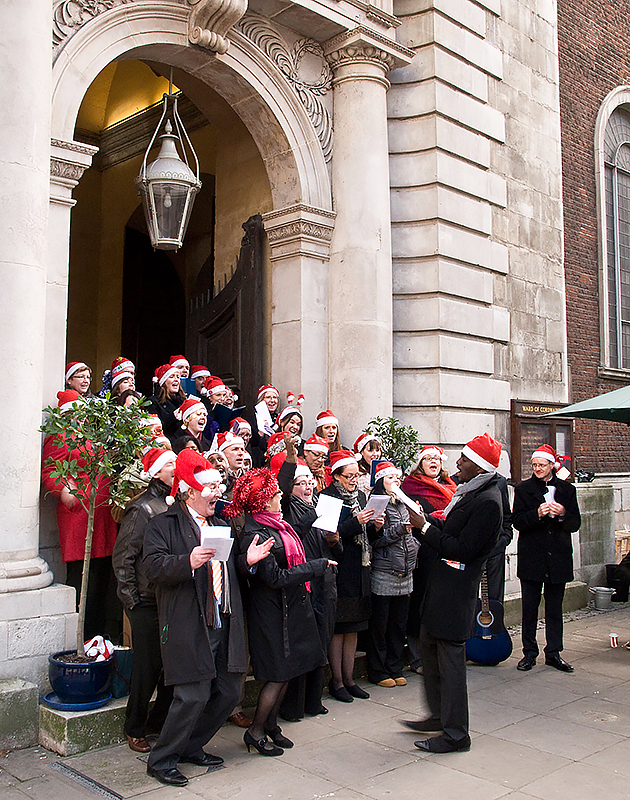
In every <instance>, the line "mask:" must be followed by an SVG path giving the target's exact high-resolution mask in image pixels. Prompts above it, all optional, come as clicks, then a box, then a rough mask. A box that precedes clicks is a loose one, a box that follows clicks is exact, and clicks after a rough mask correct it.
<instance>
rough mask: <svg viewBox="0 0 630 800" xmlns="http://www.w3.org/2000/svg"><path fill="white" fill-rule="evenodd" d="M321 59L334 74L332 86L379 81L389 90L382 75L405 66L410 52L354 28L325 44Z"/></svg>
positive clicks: (386, 39) (377, 34) (398, 45)
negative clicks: (356, 81) (351, 81)
mask: <svg viewBox="0 0 630 800" xmlns="http://www.w3.org/2000/svg"><path fill="white" fill-rule="evenodd" d="M324 55H325V56H326V59H327V61H328V63H329V64H330V66H331V67H332V69H333V71H334V73H335V78H334V81H333V85H334V84H337V83H339V82H340V81H343V80H352V79H354V80H356V79H360V78H367V79H372V80H380V81H381V82H383V83H384V84H385V85H386V86H389V82H388V81H387V80H386V78H385V75H387V73H388V72H391V71H392V70H393V69H397V68H398V67H403V66H405V65H406V64H409V63H410V62H411V59H412V58H413V56H414V52H413V50H409V48H407V47H403V45H401V44H398V42H396V41H394V40H393V39H390V38H389V37H387V36H384V35H382V34H380V33H378V32H376V31H373V30H370V29H369V28H365V27H363V26H362V25H358V26H357V27H356V28H353V29H352V30H350V31H345V32H344V33H340V34H339V35H338V36H334V37H333V38H332V39H329V40H328V41H327V42H325V43H324ZM375 68H376V70H375Z"/></svg>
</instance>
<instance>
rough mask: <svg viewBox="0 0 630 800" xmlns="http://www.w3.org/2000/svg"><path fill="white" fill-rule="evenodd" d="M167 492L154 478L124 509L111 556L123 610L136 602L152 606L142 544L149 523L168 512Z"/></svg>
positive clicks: (152, 592) (166, 488) (151, 590)
mask: <svg viewBox="0 0 630 800" xmlns="http://www.w3.org/2000/svg"><path fill="white" fill-rule="evenodd" d="M170 491H171V490H170V488H169V487H168V486H167V485H166V484H165V483H162V481H160V480H158V479H157V478H153V479H152V480H151V482H150V483H149V485H148V486H147V488H146V489H145V490H144V492H142V494H139V495H138V496H137V497H135V498H134V499H133V500H132V501H131V502H130V503H129V504H128V505H127V507H126V508H125V511H124V516H123V519H122V522H121V524H120V531H119V533H118V538H117V539H116V544H115V545H114V552H113V554H112V566H113V568H114V574H115V575H116V581H117V587H116V591H117V593H118V597H119V598H120V602H121V603H122V604H123V606H124V607H125V608H128V609H131V608H133V607H134V606H135V605H137V604H138V603H146V604H150V605H155V602H156V601H155V589H154V588H153V586H152V584H151V582H150V581H149V579H148V578H147V576H146V571H145V568H144V566H143V564H142V545H143V542H144V532H145V530H146V528H147V524H148V522H149V520H151V519H152V518H153V517H155V516H157V515H158V514H163V513H164V512H165V511H166V510H167V509H168V506H167V505H166V496H167V495H168V494H169V493H170Z"/></svg>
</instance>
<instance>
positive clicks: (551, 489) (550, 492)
mask: <svg viewBox="0 0 630 800" xmlns="http://www.w3.org/2000/svg"><path fill="white" fill-rule="evenodd" d="M555 499H556V487H555V486H547V491H546V492H545V503H553V502H554V501H555Z"/></svg>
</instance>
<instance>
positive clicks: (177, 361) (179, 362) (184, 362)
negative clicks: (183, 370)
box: [168, 356, 190, 367]
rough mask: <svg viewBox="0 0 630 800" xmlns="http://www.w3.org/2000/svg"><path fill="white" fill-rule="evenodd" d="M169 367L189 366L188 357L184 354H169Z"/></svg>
mask: <svg viewBox="0 0 630 800" xmlns="http://www.w3.org/2000/svg"><path fill="white" fill-rule="evenodd" d="M168 363H169V364H170V365H171V367H189V366H190V364H189V363H188V359H187V358H186V356H171V357H170V358H169V360H168Z"/></svg>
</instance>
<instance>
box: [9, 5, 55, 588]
mask: <svg viewBox="0 0 630 800" xmlns="http://www.w3.org/2000/svg"><path fill="white" fill-rule="evenodd" d="M0 29H1V30H2V32H3V33H2V36H3V49H2V51H1V52H2V56H0V58H1V59H2V62H1V63H2V70H1V71H2V76H3V80H2V81H1V82H0V106H1V107H2V109H3V115H2V116H3V122H2V125H1V126H0V173H1V176H2V186H3V187H4V191H3V192H2V194H1V195H0V218H1V219H2V222H3V228H4V230H5V232H6V234H5V236H4V237H3V247H2V253H0V282H1V285H2V294H1V295H0V350H1V351H2V353H3V356H4V359H5V363H6V364H7V370H6V374H5V378H4V380H3V381H1V382H0V440H1V441H2V448H3V469H2V470H0V592H10V591H15V590H24V589H36V588H40V587H43V586H47V585H48V584H50V583H51V581H52V574H51V573H50V572H49V571H48V566H47V564H46V563H45V562H44V561H43V560H42V559H40V558H39V557H38V547H39V540H38V525H37V519H38V505H39V485H40V475H39V465H40V434H39V433H38V428H39V426H40V424H41V401H42V382H43V374H44V315H45V308H46V253H47V223H48V178H49V158H50V144H49V142H50V133H49V129H50V128H49V126H50V73H51V64H50V58H51V35H52V34H51V12H50V3H46V2H44V0H34V2H31V3H26V4H25V3H23V2H21V0H3V2H2V3H1V4H0Z"/></svg>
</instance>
